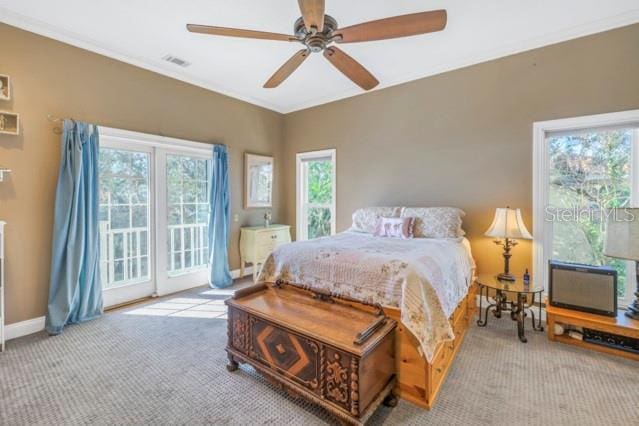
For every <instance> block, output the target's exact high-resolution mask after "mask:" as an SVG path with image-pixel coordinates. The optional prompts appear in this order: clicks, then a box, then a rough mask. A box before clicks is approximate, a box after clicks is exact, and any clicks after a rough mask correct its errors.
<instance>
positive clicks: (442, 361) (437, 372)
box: [430, 342, 452, 393]
mask: <svg viewBox="0 0 639 426" xmlns="http://www.w3.org/2000/svg"><path fill="white" fill-rule="evenodd" d="M451 343H452V342H445V343H443V344H442V345H441V347H440V348H439V351H438V352H437V354H436V355H435V359H434V360H433V363H432V364H431V367H430V373H431V393H432V392H434V391H435V390H436V389H437V388H438V387H439V385H441V383H442V381H443V379H444V375H445V374H446V368H447V366H448V362H449V360H450V358H451V355H452V351H451V350H450V349H449V346H450V344H451Z"/></svg>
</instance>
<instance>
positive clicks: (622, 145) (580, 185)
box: [546, 127, 639, 303]
mask: <svg viewBox="0 0 639 426" xmlns="http://www.w3.org/2000/svg"><path fill="white" fill-rule="evenodd" d="M547 150H548V159H549V163H548V167H549V169H548V206H547V208H546V212H547V215H548V214H549V215H553V219H552V221H548V220H547V222H549V223H550V224H551V225H550V226H551V235H552V239H551V241H552V249H551V253H550V256H549V257H550V258H551V259H556V260H560V261H566V262H574V263H582V264H589V265H608V266H610V267H612V268H614V269H616V271H617V273H618V296H619V298H620V299H619V300H620V303H623V301H624V300H628V298H629V296H630V294H631V290H632V289H634V288H635V275H634V273H633V271H634V263H633V262H628V261H624V260H621V259H613V258H609V257H606V256H604V255H603V248H604V240H605V221H606V216H605V214H603V213H604V211H605V210H606V209H612V208H620V207H621V208H623V207H632V206H635V205H637V204H638V203H639V184H638V183H639V129H637V128H636V127H619V128H604V129H593V130H582V131H576V132H563V133H558V134H555V135H553V134H550V135H549V136H548V138H547ZM558 213H561V214H558Z"/></svg>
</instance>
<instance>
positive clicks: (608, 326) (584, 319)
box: [546, 302, 639, 361]
mask: <svg viewBox="0 0 639 426" xmlns="http://www.w3.org/2000/svg"><path fill="white" fill-rule="evenodd" d="M556 322H558V323H561V324H566V325H572V326H577V327H585V328H590V329H593V330H598V331H602V332H605V333H610V334H616V335H619V336H625V337H632V338H634V339H639V321H637V320H633V319H631V318H628V317H627V316H625V315H624V313H623V311H619V312H618V313H617V316H616V317H606V316H603V315H595V314H589V313H587V312H580V311H574V310H572V309H564V308H558V307H556V306H550V304H548V303H547V302H546V323H547V329H548V340H551V341H556V342H562V343H567V344H569V345H575V346H580V347H582V348H585V349H592V350H593V351H599V352H603V353H607V354H612V355H619V356H622V357H625V358H629V359H633V360H635V361H639V354H634V353H632V352H626V351H622V350H619V349H615V348H611V347H608V346H602V345H597V344H594V343H589V342H584V341H582V340H577V339H573V338H572V337H570V336H568V335H556V334H555V323H556Z"/></svg>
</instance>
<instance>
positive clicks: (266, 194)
mask: <svg viewBox="0 0 639 426" xmlns="http://www.w3.org/2000/svg"><path fill="white" fill-rule="evenodd" d="M273 161H274V159H273V157H268V156H265V155H256V154H249V153H245V154H244V208H247V209H250V208H262V207H273Z"/></svg>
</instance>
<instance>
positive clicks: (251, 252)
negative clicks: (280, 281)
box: [240, 225, 291, 281]
mask: <svg viewBox="0 0 639 426" xmlns="http://www.w3.org/2000/svg"><path fill="white" fill-rule="evenodd" d="M290 242H291V227H290V226H288V225H271V226H269V227H265V226H247V227H244V228H241V229H240V276H241V277H243V276H244V268H245V266H246V264H247V263H252V264H253V281H256V280H257V275H258V273H259V266H258V265H262V264H264V261H266V258H267V257H268V256H269V255H270V254H271V252H273V250H275V248H276V247H277V246H279V245H282V244H286V243H290Z"/></svg>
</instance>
